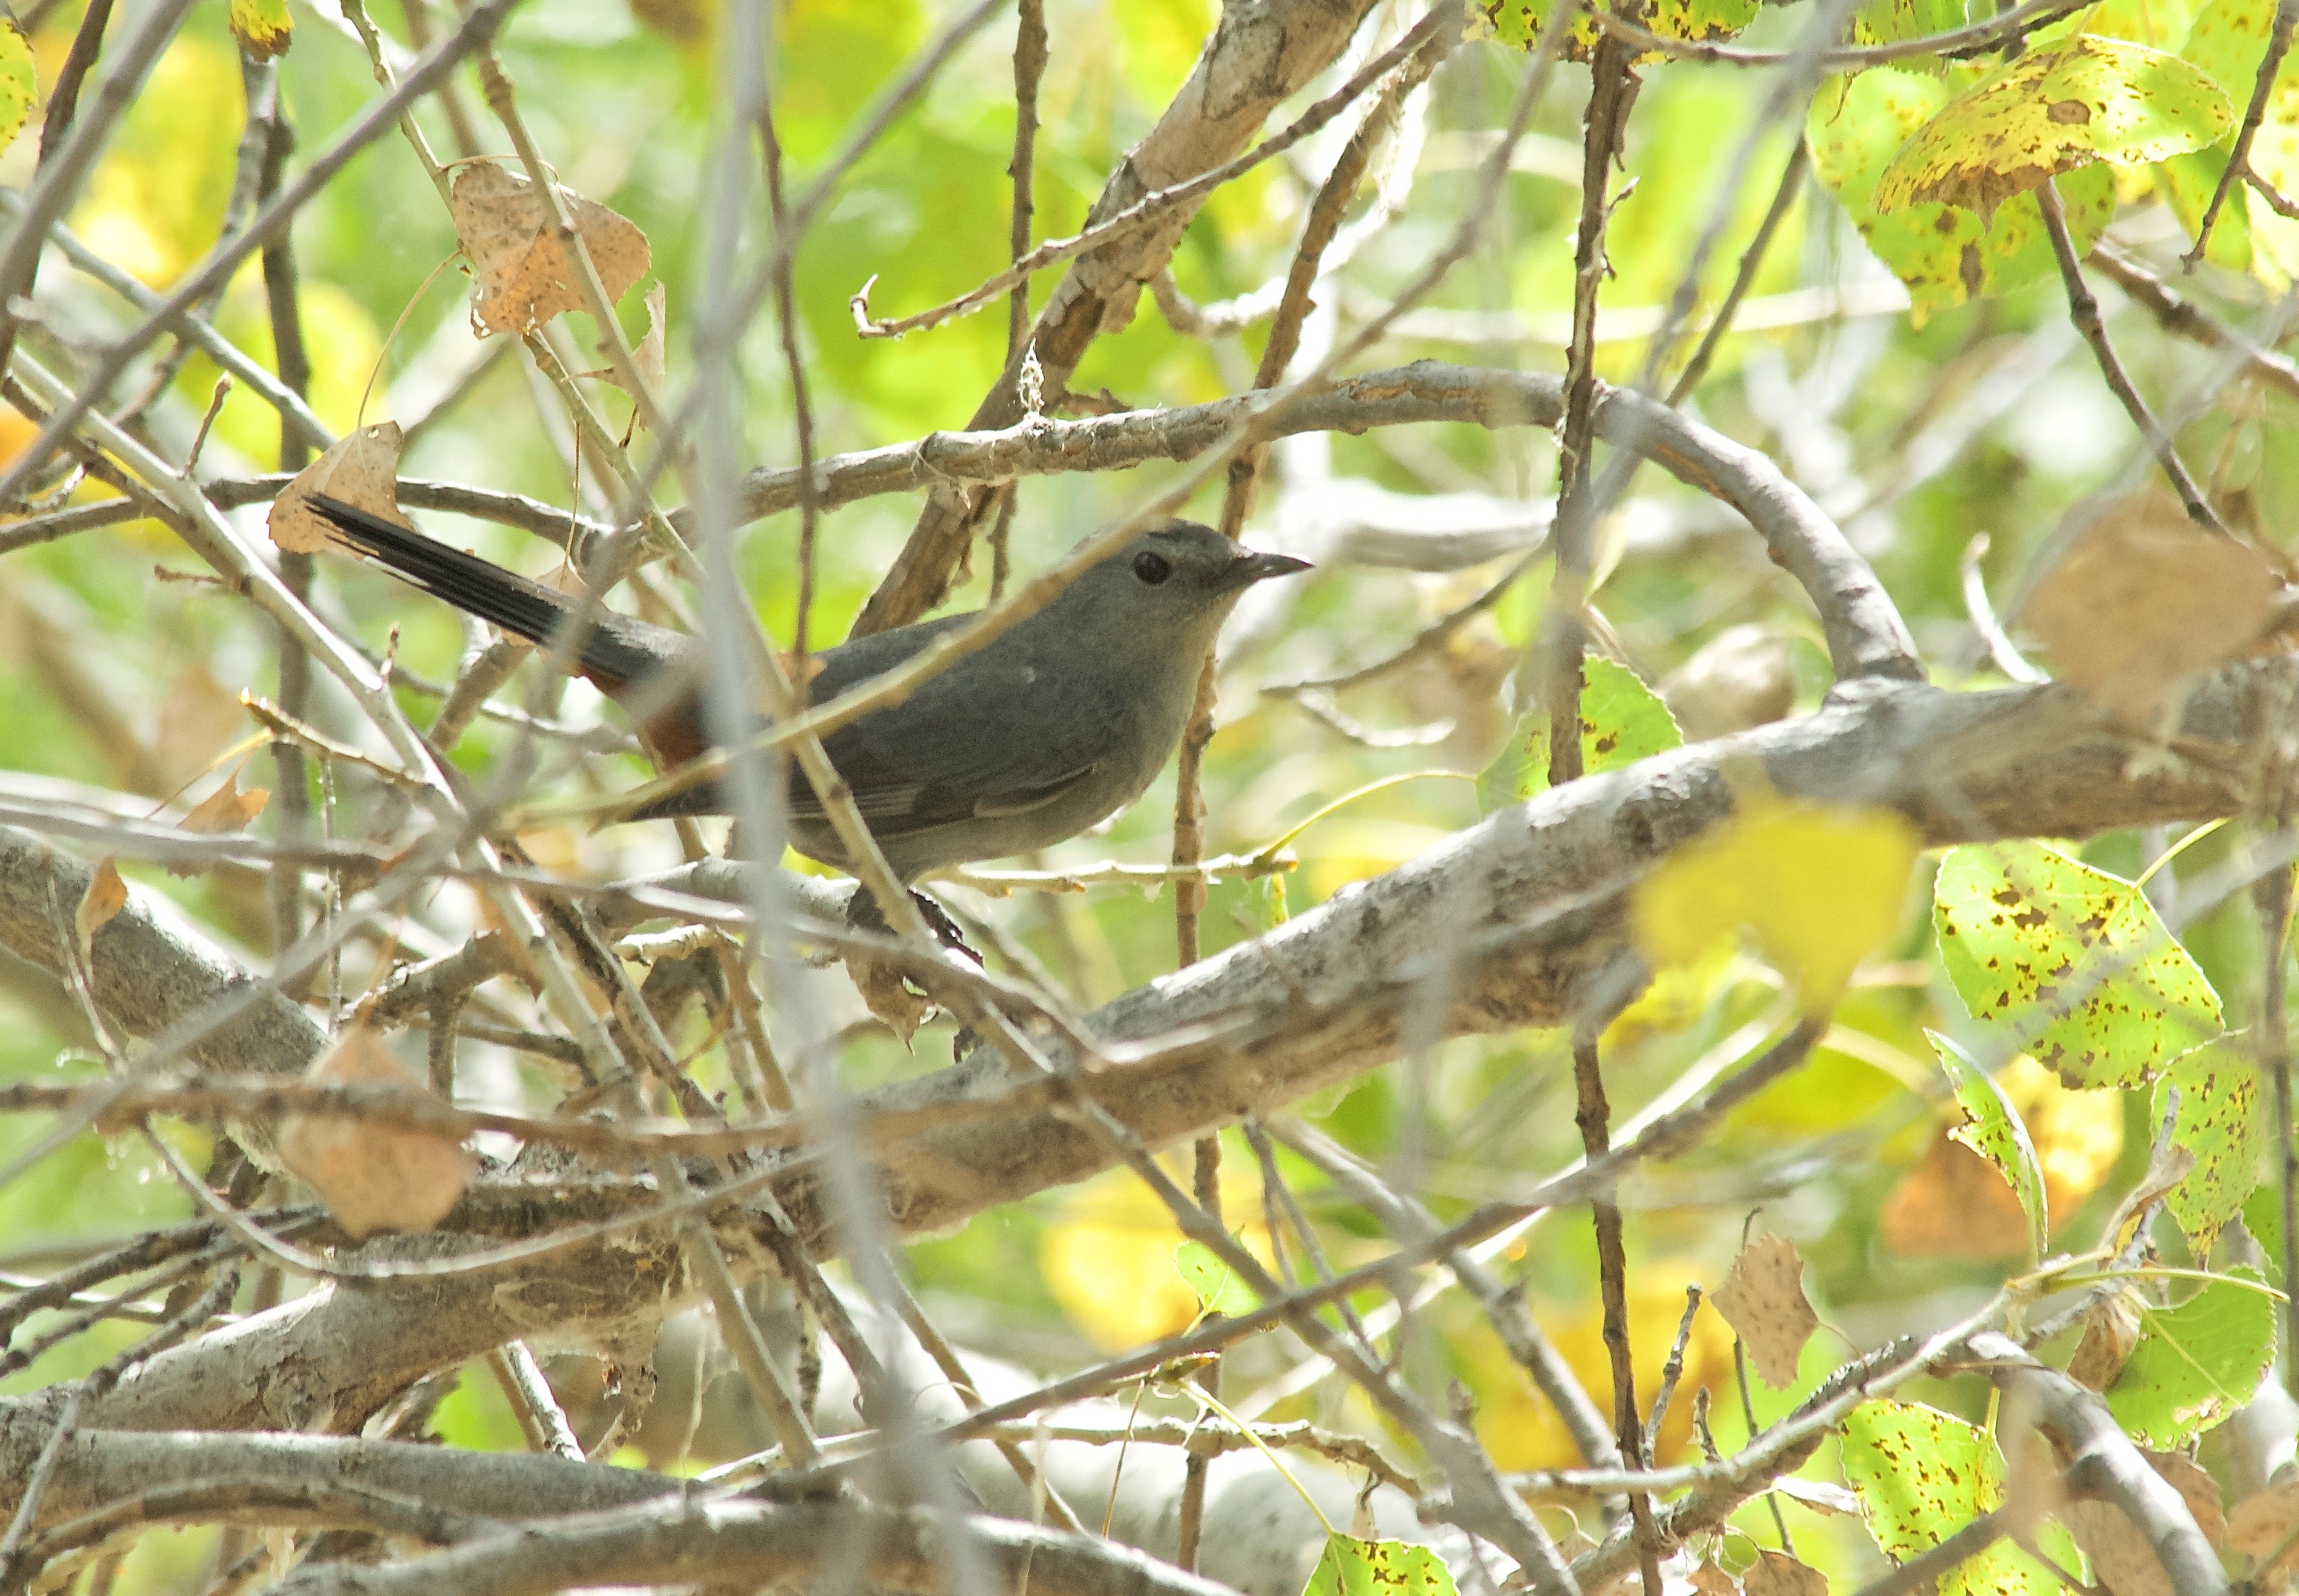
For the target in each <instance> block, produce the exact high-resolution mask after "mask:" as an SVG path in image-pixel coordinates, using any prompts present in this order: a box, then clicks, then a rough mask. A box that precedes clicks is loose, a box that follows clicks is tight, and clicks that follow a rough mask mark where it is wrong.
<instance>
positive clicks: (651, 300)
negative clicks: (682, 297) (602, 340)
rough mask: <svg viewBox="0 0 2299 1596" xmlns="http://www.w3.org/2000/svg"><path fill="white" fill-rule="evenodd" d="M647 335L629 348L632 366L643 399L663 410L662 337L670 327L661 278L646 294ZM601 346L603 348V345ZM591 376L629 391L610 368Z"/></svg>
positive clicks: (620, 376) (621, 379)
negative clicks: (642, 392) (643, 396)
mask: <svg viewBox="0 0 2299 1596" xmlns="http://www.w3.org/2000/svg"><path fill="white" fill-rule="evenodd" d="M646 311H647V330H646V336H645V337H643V338H642V339H640V340H639V341H638V342H637V343H635V344H633V345H632V346H631V363H632V364H633V365H635V366H636V367H637V368H639V381H640V383H641V384H643V385H644V386H645V388H646V396H647V398H648V399H650V400H652V401H653V403H654V408H655V409H657V410H660V409H662V390H663V384H664V382H665V380H666V376H665V368H664V364H663V335H664V332H665V329H666V328H667V327H668V325H669V320H670V316H669V310H668V294H666V293H665V291H664V289H663V285H662V282H661V279H660V278H657V279H656V281H655V285H654V286H653V287H652V288H650V289H648V290H647V291H646ZM602 347H603V346H602ZM593 375H596V376H599V377H601V378H602V379H603V380H605V381H607V382H610V383H612V384H614V385H615V386H617V387H618V388H628V387H629V386H630V385H629V384H628V383H627V382H625V381H623V376H622V373H620V372H618V371H617V370H615V369H614V368H611V367H610V368H607V369H605V370H603V371H600V372H597V373H595V374H593Z"/></svg>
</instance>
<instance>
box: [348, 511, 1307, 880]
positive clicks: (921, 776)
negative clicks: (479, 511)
mask: <svg viewBox="0 0 2299 1596" xmlns="http://www.w3.org/2000/svg"><path fill="white" fill-rule="evenodd" d="M309 501H310V503H311V508H312V509H314V510H316V511H318V512H319V514H320V515H321V516H322V517H325V518H326V519H327V520H328V521H329V522H330V523H332V524H333V525H334V527H335V528H336V531H337V532H338V533H341V535H342V539H343V542H344V545H345V547H347V548H349V549H350V550H353V551H354V552H357V553H361V554H366V555H370V556H372V557H373V558H376V559H378V560H380V561H382V562H383V564H384V565H385V566H388V567H389V568H390V569H391V570H392V571H393V572H394V574H396V575H399V576H402V577H403V578H405V579H406V580H407V581H409V582H411V583H414V584H415V585H416V586H418V587H419V588H422V589H424V590H425V591H427V592H430V593H433V594H436V595H437V596H438V597H439V598H441V599H444V600H446V601H447V602H448V603H450V604H452V605H453V606H454V607H455V608H458V609H461V610H463V611H465V612H467V613H469V614H470V615H475V616H478V617H480V618H481V619H482V620H486V621H492V622H493V623H494V624H496V625H498V626H500V627H502V629H503V630H504V631H506V632H510V633H517V634H518V635H519V636H520V637H524V638H529V639H532V640H533V641H536V642H545V641H549V640H550V638H551V636H552V633H553V631H554V630H556V628H557V627H558V626H559V624H560V623H561V622H562V621H563V620H564V619H565V618H566V617H567V616H569V615H571V614H573V613H575V611H576V610H577V600H573V599H570V598H569V597H568V596H567V595H566V594H564V593H561V592H558V591H554V590H552V589H551V588H547V587H544V586H543V585H542V584H541V583H535V582H530V581H528V580H527V578H526V577H524V576H521V575H518V574H516V573H515V572H510V571H506V570H504V569H503V568H502V566H497V565H493V564H490V563H489V562H487V561H486V560H484V559H481V558H478V557H477V555H475V554H468V553H465V552H464V551H463V550H460V549H454V548H451V547H449V546H448V545H447V544H445V543H443V542H439V541H438V540H436V538H428V537H425V536H424V535H422V534H421V533H415V532H410V531H409V530H408V529H407V528H405V527H403V526H399V525H394V524H393V523H392V522H389V521H386V520H384V519H382V518H381V517H378V516H373V515H370V514H369V513H368V512H367V511H365V510H362V509H356V508H354V507H353V506H352V505H348V504H344V503H343V502H342V501H340V500H334V499H329V498H326V497H324V496H322V495H320V494H317V493H314V494H311V495H310V499H309ZM1307 568H1308V562H1307V561H1306V560H1299V559H1295V558H1292V557H1291V556H1290V555H1283V554H1255V553H1252V552H1250V551H1249V550H1244V549H1241V548H1240V547H1238V545H1236V544H1235V543H1232V542H1230V541H1229V540H1228V539H1227V538H1225V537H1224V536H1222V535H1221V533H1217V532H1216V531H1215V530H1214V529H1213V528H1211V527H1209V526H1201V525H1198V524H1197V523H1196V522H1194V521H1168V522H1166V524H1165V525H1163V526H1160V527H1158V528H1157V529H1156V530H1155V531H1151V532H1145V533H1141V535H1140V536H1138V537H1134V538H1132V539H1130V540H1128V541H1127V542H1126V543H1125V545H1124V546H1123V547H1122V548H1120V549H1119V550H1118V551H1117V552H1116V553H1115V554H1113V555H1111V556H1110V557H1109V558H1108V559H1105V560H1103V561H1102V562H1101V563H1100V564H1099V565H1096V566H1093V567H1092V568H1091V569H1090V570H1088V571H1086V572H1085V573H1084V574H1083V575H1081V576H1079V577H1078V579H1077V580H1076V581H1075V582H1073V583H1071V584H1070V585H1069V586H1068V587H1067V589H1065V590H1064V591H1063V592H1062V594H1061V596H1060V597H1058V598H1057V599H1056V600H1054V601H1053V602H1052V603H1051V604H1050V605H1048V606H1047V607H1046V608H1043V609H1042V610H1040V611H1039V612H1038V613H1037V614H1036V615H1034V616H1031V617H1030V618H1029V619H1027V620H1025V621H1023V622H1021V623H1019V624H1017V625H1016V626H1014V627H1013V628H1012V629H1010V630H1009V631H1008V632H1006V633H1003V634H1001V635H1000V636H999V637H998V638H997V639H995V640H994V641H992V642H991V643H990V644H989V645H988V646H987V647H985V648H983V649H979V650H977V651H976V652H975V653H972V654H968V655H966V656H965V657H961V658H959V659H958V660H957V661H955V662H954V663H952V664H951V665H950V667H949V668H948V669H946V670H942V671H940V672H938V673H936V674H934V675H933V676H931V677H929V678H927V680H926V681H925V683H924V685H922V686H921V687H919V688H918V690H917V691H916V692H914V693H912V694H911V695H910V696H909V698H908V699H904V700H903V701H902V702H901V703H899V704H896V705H892V706H891V707H887V708H884V709H877V710H873V711H871V712H870V713H869V714H867V715H862V716H860V717H859V718H858V719H856V720H854V721H851V722H850V723H849V724H846V725H844V726H842V727H840V728H838V729H837V730H836V731H834V732H831V733H829V734H828V735H827V736H826V737H825V738H824V739H823V747H824V748H825V749H826V752H828V754H829V755H830V762H831V764H832V765H834V766H835V767H836V768H837V771H838V773H839V774H840V775H841V776H842V777H844V778H845V780H846V783H847V785H848V786H849V787H851V788H852V789H853V791H854V801H855V803H856V804H857V805H858V806H859V807H860V809H861V812H862V817H863V819H864V820H865V821H866V822H867V823H868V825H869V828H870V832H871V835H872V836H874V837H876V839H878V846H879V848H882V849H883V850H884V853H885V856H886V863H887V864H889V865H891V866H892V868H893V872H894V873H895V875H896V876H898V877H900V878H901V880H902V881H905V882H909V881H917V879H918V878H919V877H921V876H923V875H925V874H927V873H928V872H932V871H935V870H940V869H943V868H945V867H947V866H949V865H952V864H965V863H967V862H968V861H970V860H975V859H997V858H1003V857H1005V856H1008V855H1010V854H1019V853H1027V852H1029V851H1030V850H1031V849H1033V848H1044V847H1046V846H1048V845H1049V844H1051V843H1056V842H1059V841H1062V840H1063V839H1066V838H1070V837H1075V836H1076V835H1077V834H1078V833H1079V832H1080V831H1084V830H1085V829H1086V828H1087V827H1089V826H1092V825H1095V824H1097V823H1100V822H1101V821H1104V820H1107V819H1108V817H1109V816H1110V815H1115V814H1116V812H1117V811H1118V810H1120V809H1123V808H1124V807H1125V806H1126V805H1128V804H1130V803H1132V802H1133V800H1134V799H1135V798H1139V797H1141V791H1142V789H1144V788H1146V787H1147V786H1149V785H1150V781H1151V780H1152V779H1153V778H1154V777H1155V776H1156V775H1157V773H1158V771H1159V770H1160V769H1161V768H1162V767H1163V766H1164V765H1165V763H1166V756H1167V755H1168V754H1170V753H1172V752H1173V751H1174V743H1175V742H1177V741H1178V740H1180V739H1181V735H1182V726H1183V722H1184V721H1186V720H1187V719H1188V718H1189V714H1190V706H1191V700H1192V699H1193V697H1194V695H1195V692H1196V688H1197V679H1198V664H1199V661H1200V660H1201V659H1203V658H1204V657H1205V654H1206V650H1207V649H1209V648H1211V647H1212V646H1213V641H1214V634H1215V633H1216V632H1218V631H1219V630H1220V629H1221V624H1222V619H1223V617H1224V616H1227V615H1228V614H1229V610H1230V606H1231V605H1232V604H1233V603H1235V602H1236V601H1237V596H1238V595H1239V594H1240V593H1241V592H1243V591H1245V590H1246V589H1247V588H1248V587H1250V586H1251V585H1252V584H1253V583H1257V582H1259V581H1261V580H1263V579H1264V578H1265V577H1270V576H1283V575H1289V574H1290V573H1291V572H1295V571H1301V570H1306V569H1307ZM972 619H974V615H973V613H967V614H965V615H953V616H940V617H938V618H936V619H934V620H931V621H920V622H918V623H917V624H915V625H909V626H897V627H895V628H893V629H892V631H887V632H881V633H876V634H875V635H873V636H869V637H860V638H856V639H855V640H854V641H851V642H848V643H842V644H841V645H839V646H838V647H836V648H834V649H825V650H824V651H823V652H822V653H821V654H820V655H818V656H817V657H816V660H817V663H818V665H819V666H820V669H819V671H818V673H817V674H815V676H814V677H813V679H812V680H811V682H809V684H808V691H809V697H810V698H811V699H812V700H813V701H814V702H816V703H823V702H826V701H827V700H829V699H833V698H835V697H836V696H837V695H838V694H840V693H842V692H844V691H845V690H847V689H849V688H851V687H852V686H854V685H855V684H857V683H858V682H866V681H867V680H869V679H870V678H871V677H873V676H876V675H878V674H882V673H884V672H885V671H888V670H891V669H892V668H893V667H894V666H898V665H900V664H901V663H902V661H904V660H906V659H908V658H909V657H911V656H912V655H914V654H916V653H917V652H918V650H919V649H923V648H925V646H926V645H927V644H928V643H930V642H932V641H934V639H935V638H937V637H940V636H942V634H943V633H946V632H950V631H951V630H953V629H955V628H957V627H959V626H963V625H965V624H967V622H968V621H971V620H972ZM699 658H700V652H699V649H698V647H697V644H696V643H695V641H694V640H693V638H691V637H688V636H686V635H685V634H684V633H676V632H671V631H668V630H666V629H665V628H663V627H660V626H652V625H649V624H647V623H645V622H644V621H639V620H634V619H632V618H631V617H630V616H626V615H620V614H618V613H616V612H615V611H613V610H609V609H603V608H602V609H599V610H597V611H595V614H594V624H593V626H592V627H591V629H590V631H589V632H588V633H587V634H586V635H585V637H584V639H583V647H582V651H581V654H580V656H579V658H578V660H577V670H578V671H579V672H580V673H581V674H583V675H584V676H585V678H587V679H588V680H589V681H590V682H593V684H595V685H596V686H597V687H598V688H599V689H600V690H601V691H602V692H604V693H606V694H607V696H608V697H610V698H611V699H616V700H617V701H618V702H622V703H627V704H630V705H633V706H635V707H639V708H640V709H642V710H643V713H644V724H643V725H642V726H641V727H640V728H639V730H640V734H641V737H642V739H643V740H644V741H645V742H646V744H647V745H648V747H649V748H650V749H651V750H652V753H653V755H654V757H655V758H656V759H657V761H658V762H660V763H663V764H672V765H675V764H683V763H685V761H686V760H689V759H692V758H694V757H697V756H699V755H701V753H702V752H704V751H705V749H707V748H710V746H711V740H710V737H709V736H708V735H707V733H706V732H705V730H704V721H703V714H702V706H701V702H700V700H699V699H697V698H696V697H695V695H694V691H693V687H692V685H691V684H692V683H693V682H696V681H698V680H699V679H700V675H699V670H698V664H699ZM666 672H669V673H675V675H674V676H672V677H669V678H666V677H665V675H664V673H666ZM669 681H675V682H677V683H679V684H680V685H679V686H677V687H676V689H675V690H671V691H669V692H667V693H666V692H665V691H664V690H663V689H664V687H665V685H666V682H669ZM651 683H652V686H651ZM724 813H726V801H725V798H724V795H722V794H721V793H720V792H718V790H717V789H716V788H715V787H713V786H710V785H704V786H700V787H695V788H692V789H689V790H686V791H685V792H683V793H680V794H678V795H676V797H673V798H667V799H664V800H662V801H661V802H660V803H659V804H657V805H655V806H652V807H649V808H646V809H643V810H640V811H638V812H637V813H636V814H635V815H633V816H632V818H633V819H642V820H643V819H651V818H654V817H657V816H661V815H720V814H724ZM789 815H790V828H791V842H792V845H793V847H795V848H797V849H798V850H799V851H800V852H801V853H802V854H805V855H806V856H808V857H809V858H814V859H819V860H821V861H822V862H823V863H824V864H834V865H837V866H839V867H841V868H851V860H849V859H848V858H847V857H846V856H845V853H844V850H843V849H842V848H841V847H840V846H839V842H838V838H837V836H836V834H835V833H834V831H832V830H831V826H830V822H829V820H828V818H827V817H826V815H825V814H824V813H823V807H822V803H821V801H820V799H818V798H817V797H816V796H815V793H814V790H813V789H812V788H811V787H810V786H809V784H808V783H807V781H806V779H805V777H804V775H803V774H802V773H801V772H800V771H799V770H798V769H797V767H796V766H795V765H793V767H792V769H791V773H790V790H789Z"/></svg>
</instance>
